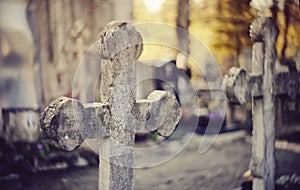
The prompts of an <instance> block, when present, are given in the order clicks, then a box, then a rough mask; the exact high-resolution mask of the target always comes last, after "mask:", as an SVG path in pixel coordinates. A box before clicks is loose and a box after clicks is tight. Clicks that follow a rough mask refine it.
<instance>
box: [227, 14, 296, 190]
mask: <svg viewBox="0 0 300 190" xmlns="http://www.w3.org/2000/svg"><path fill="white" fill-rule="evenodd" d="M277 35H278V28H277V26H276V25H275V22H274V21H273V19H272V18H270V17H265V16H259V17H257V18H256V19H255V20H254V21H253V22H252V25H251V27H250V37H251V39H252V41H253V42H254V44H253V52H252V72H251V73H250V74H248V73H247V72H246V71H245V70H243V69H241V68H231V69H230V70H229V72H228V74H227V75H226V76H225V78H224V81H223V84H224V85H225V86H226V93H227V96H228V97H229V99H230V100H231V101H235V102H238V103H240V104H244V103H246V102H248V101H250V100H251V101H252V119H253V132H252V133H253V137H252V142H253V143H252V158H251V162H250V169H251V171H252V174H253V176H254V180H253V189H254V190H272V189H275V180H274V177H275V157H274V151H275V148H274V147H275V121H276V118H275V117H276V109H275V96H276V95H280V94H286V95H289V96H290V97H291V98H292V99H294V98H295V97H296V95H297V93H298V90H299V75H298V73H297V71H296V70H294V69H290V70H289V72H287V73H276V72H275V60H276V48H275V44H276V39H277Z"/></svg>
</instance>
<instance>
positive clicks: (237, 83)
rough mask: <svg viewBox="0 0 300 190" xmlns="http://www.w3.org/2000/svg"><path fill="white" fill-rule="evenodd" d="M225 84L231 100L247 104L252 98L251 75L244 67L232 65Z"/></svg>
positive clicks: (225, 78) (224, 81)
mask: <svg viewBox="0 0 300 190" xmlns="http://www.w3.org/2000/svg"><path fill="white" fill-rule="evenodd" d="M223 85H225V88H226V94H227V96H228V97H229V100H230V101H231V102H238V103H240V104H245V103H247V102H248V101H249V100H250V97H251V88H249V77H248V75H247V72H246V71H245V70H244V69H242V68H237V67H232V68H230V69H229V71H228V73H227V74H226V75H225V77H224V80H223Z"/></svg>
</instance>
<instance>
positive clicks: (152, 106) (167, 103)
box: [133, 90, 181, 136]
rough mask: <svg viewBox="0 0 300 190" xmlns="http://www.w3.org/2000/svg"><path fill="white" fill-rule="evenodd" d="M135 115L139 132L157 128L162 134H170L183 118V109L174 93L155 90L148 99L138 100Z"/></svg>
mask: <svg viewBox="0 0 300 190" xmlns="http://www.w3.org/2000/svg"><path fill="white" fill-rule="evenodd" d="M133 115H135V116H136V117H135V118H134V119H135V120H136V121H137V123H136V124H135V125H136V128H135V129H136V131H137V132H144V133H147V132H151V131H154V130H157V131H158V133H159V134H160V135H162V136H170V135H171V134H172V133H173V132H174V130H175V127H176V124H177V123H178V121H179V119H180V118H181V109H180V106H179V104H178V102H177V100H176V97H175V95H174V94H173V93H171V92H167V91H159V90H155V91H153V92H152V93H151V94H150V95H149V96H148V98H147V99H142V100H138V101H137V103H136V105H135V107H134V110H133Z"/></svg>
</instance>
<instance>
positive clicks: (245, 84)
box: [223, 67, 299, 104]
mask: <svg viewBox="0 0 300 190" xmlns="http://www.w3.org/2000/svg"><path fill="white" fill-rule="evenodd" d="M262 82H263V77H262V76H251V75H248V74H247V72H246V71H245V70H243V69H241V68H237V67H233V68H231V69H230V70H229V71H228V74H226V76H225V77H224V81H223V85H224V86H225V88H226V94H227V96H228V98H229V99H230V101H231V102H237V103H239V104H245V103H247V102H249V101H250V100H251V97H259V96H262V93H263V89H262V86H263V85H262ZM274 86H275V89H274V91H273V92H272V93H273V94H275V95H280V94H282V95H284V94H285V95H288V96H289V97H291V98H292V99H294V98H295V97H296V95H297V94H298V92H299V74H298V72H297V71H296V70H292V69H290V70H289V72H284V73H278V74H276V75H275V85H274Z"/></svg>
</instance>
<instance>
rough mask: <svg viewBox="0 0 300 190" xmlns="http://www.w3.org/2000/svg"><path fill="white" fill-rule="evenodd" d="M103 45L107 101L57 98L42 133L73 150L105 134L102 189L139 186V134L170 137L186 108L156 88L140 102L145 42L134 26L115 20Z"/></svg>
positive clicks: (102, 84)
mask: <svg viewBox="0 0 300 190" xmlns="http://www.w3.org/2000/svg"><path fill="white" fill-rule="evenodd" d="M98 43H99V44H98V45H99V54H100V56H101V74H100V75H101V76H100V98H101V102H99V103H90V104H81V103H80V102H79V101H77V100H74V99H71V98H66V97H61V98H58V99H56V100H53V101H52V102H51V103H50V104H49V106H48V107H47V108H46V109H45V111H44V112H43V113H42V116H41V128H42V133H43V137H44V138H47V139H49V141H50V142H51V143H52V144H53V145H55V146H57V147H59V148H62V149H64V150H68V151H72V150H74V149H75V148H76V147H78V146H79V145H80V144H81V143H82V142H83V140H85V139H92V138H99V139H100V142H99V161H100V164H99V189H104V190H112V189H113V190H116V189H133V188H134V182H133V168H134V161H133V150H134V135H135V132H137V131H139V132H141V131H142V132H150V131H155V130H157V132H158V133H159V134H160V135H163V136H169V135H171V134H172V133H173V131H174V129H175V127H176V124H177V123H178V121H179V119H180V117H181V109H180V106H179V104H178V102H177V100H176V98H175V95H174V94H172V93H171V92H166V91H153V92H152V93H151V94H150V95H149V96H148V98H147V99H143V100H136V85H137V84H136V71H135V63H136V61H137V58H138V57H139V56H140V54H141V52H142V49H143V44H142V37H141V35H140V34H139V33H138V32H137V31H136V29H135V28H134V26H132V25H130V24H128V23H125V22H112V23H109V24H108V25H107V26H106V28H105V29H104V30H103V31H102V32H101V33H100V35H99V39H98ZM99 64H100V63H99Z"/></svg>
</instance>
